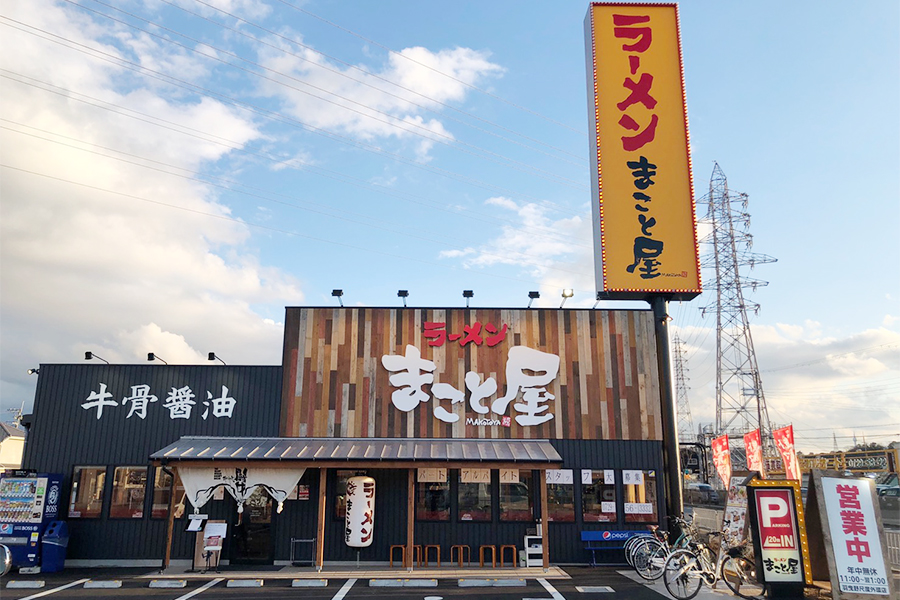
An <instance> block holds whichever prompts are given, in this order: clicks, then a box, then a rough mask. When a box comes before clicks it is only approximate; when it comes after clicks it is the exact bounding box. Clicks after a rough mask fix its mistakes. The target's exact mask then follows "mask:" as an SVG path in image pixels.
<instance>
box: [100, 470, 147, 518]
mask: <svg viewBox="0 0 900 600" xmlns="http://www.w3.org/2000/svg"><path fill="white" fill-rule="evenodd" d="M146 491H147V467H116V468H115V470H114V471H113V486H112V499H111V500H110V502H109V518H110V519H141V518H143V516H144V496H145V494H146Z"/></svg>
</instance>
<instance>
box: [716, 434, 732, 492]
mask: <svg viewBox="0 0 900 600" xmlns="http://www.w3.org/2000/svg"><path fill="white" fill-rule="evenodd" d="M712 455H713V465H714V466H715V467H716V472H717V473H718V474H719V477H720V478H721V479H722V482H723V483H724V484H725V489H728V482H729V481H730V479H731V450H730V449H729V447H728V436H727V435H723V436H721V437H717V438H716V439H714V440H713V441H712Z"/></svg>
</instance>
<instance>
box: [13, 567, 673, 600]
mask: <svg viewBox="0 0 900 600" xmlns="http://www.w3.org/2000/svg"><path fill="white" fill-rule="evenodd" d="M565 571H566V573H567V574H569V576H570V577H571V578H570V579H542V578H535V579H530V578H529V579H526V580H525V581H524V585H522V584H521V583H518V582H517V585H515V586H514V587H461V586H460V581H459V579H438V580H418V581H420V582H421V581H428V582H429V583H428V584H427V585H429V587H372V586H370V580H368V579H361V578H360V579H353V578H348V579H330V580H328V584H327V586H326V587H303V588H294V587H291V584H292V580H291V579H263V586H262V587H227V584H228V580H229V579H230V577H229V574H228V573H222V574H221V575H220V577H217V578H215V579H211V580H188V581H187V584H186V587H184V588H179V589H155V588H149V587H148V585H149V582H150V578H147V577H145V576H147V575H152V574H153V573H152V571H148V570H147V569H70V570H66V571H65V572H63V573H54V574H43V575H39V576H18V575H15V574H11V575H12V576H7V577H4V578H2V579H0V584H2V590H0V597H2V598H3V599H4V600H6V599H10V600H26V599H28V600H30V599H32V598H35V599H36V598H44V597H50V598H52V599H53V600H63V599H67V598H73V599H74V598H92V599H95V600H102V599H103V598H137V597H141V598H147V599H153V600H156V599H159V600H187V599H188V598H197V599H198V600H213V599H218V598H221V599H237V598H252V597H259V598H276V599H277V598H297V597H302V598H304V599H310V600H342V599H347V600H352V599H354V598H400V599H409V600H414V599H415V600H437V599H438V598H441V599H451V598H457V599H463V598H478V599H479V600H493V599H496V600H523V599H541V600H566V599H568V600H574V599H593V598H602V599H604V600H613V599H616V600H620V599H626V598H627V599H633V600H658V599H659V598H661V597H667V596H666V595H665V593H664V592H663V593H662V594H660V593H659V592H657V591H655V590H654V589H652V588H650V587H647V586H645V585H644V584H642V583H639V582H637V581H633V580H632V579H630V578H629V577H627V576H625V575H623V574H620V573H619V572H617V571H618V569H617V568H613V567H596V568H588V567H572V568H566V569H565ZM348 575H350V574H348ZM483 578H484V575H483V574H473V576H472V578H471V579H483ZM13 580H15V581H26V580H33V581H37V580H43V581H44V582H45V585H44V587H43V588H40V589H11V588H9V587H7V584H8V583H9V581H13ZM113 580H116V581H121V582H122V586H121V587H119V588H112V589H92V588H85V587H84V584H85V583H86V582H88V581H113ZM414 581H415V580H414ZM411 585H423V584H421V583H418V584H417V583H413V584H411ZM432 585H433V587H431V586H432Z"/></svg>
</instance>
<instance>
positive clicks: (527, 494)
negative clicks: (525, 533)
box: [500, 470, 534, 523]
mask: <svg viewBox="0 0 900 600" xmlns="http://www.w3.org/2000/svg"><path fill="white" fill-rule="evenodd" d="M518 475H519V481H517V482H509V483H503V480H502V479H501V483H500V520H501V521H527V522H529V523H530V522H532V521H534V507H533V503H532V501H531V490H532V487H531V471H524V470H522V471H519V473H518Z"/></svg>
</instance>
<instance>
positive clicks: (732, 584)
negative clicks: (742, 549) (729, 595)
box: [722, 556, 766, 600]
mask: <svg viewBox="0 0 900 600" xmlns="http://www.w3.org/2000/svg"><path fill="white" fill-rule="evenodd" d="M722 581H724V582H725V585H727V586H728V589H729V590H731V591H732V592H734V593H735V594H737V595H738V596H740V597H741V598H749V599H750V600H755V599H756V598H762V597H763V596H764V595H765V592H766V589H765V585H764V584H762V583H760V582H759V581H758V580H757V579H756V565H755V564H753V561H751V560H749V559H747V558H744V557H743V556H726V557H725V560H723V561H722Z"/></svg>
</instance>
